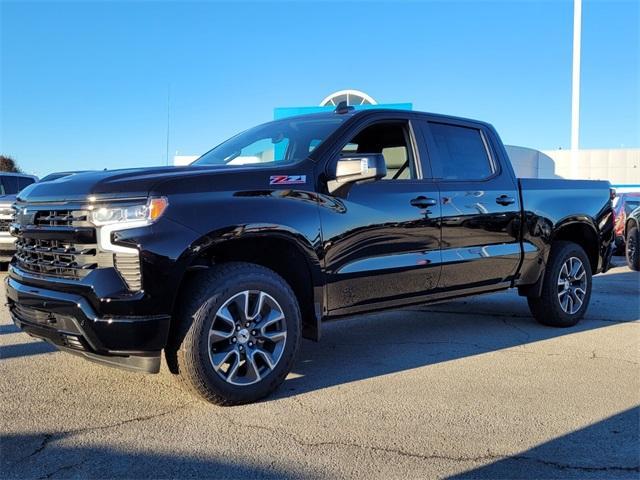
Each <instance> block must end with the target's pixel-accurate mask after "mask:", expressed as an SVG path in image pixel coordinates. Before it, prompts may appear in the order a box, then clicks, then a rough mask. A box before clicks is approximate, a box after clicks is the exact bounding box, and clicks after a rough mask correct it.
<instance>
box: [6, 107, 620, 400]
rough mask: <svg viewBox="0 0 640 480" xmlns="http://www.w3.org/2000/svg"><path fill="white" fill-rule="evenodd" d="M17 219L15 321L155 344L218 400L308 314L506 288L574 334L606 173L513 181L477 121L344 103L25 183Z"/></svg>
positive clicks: (242, 388)
mask: <svg viewBox="0 0 640 480" xmlns="http://www.w3.org/2000/svg"><path fill="white" fill-rule="evenodd" d="M15 211H16V216H15V221H14V223H13V225H12V227H11V229H12V232H13V234H14V235H15V236H16V237H17V240H16V247H17V253H16V255H15V257H14V258H13V261H12V263H11V265H10V268H9V273H8V277H7V280H6V291H7V296H8V308H9V309H10V312H11V315H12V318H13V320H14V321H15V323H16V325H18V326H19V327H20V328H21V329H23V330H24V331H26V332H28V333H29V334H31V335H33V336H36V337H40V338H43V339H46V340H48V341H49V342H51V343H53V344H55V345H57V346H58V347H59V348H60V349H62V350H65V351H68V352H72V353H76V354H80V355H83V356H85V357H86V358H88V359H90V360H95V361H99V362H102V363H104V364H108V365H112V366H120V367H124V368H128V369H131V370H136V371H144V372H149V373H154V372H158V371H159V368H160V360H161V352H162V351H163V350H164V352H165V356H166V360H167V364H168V366H169V369H170V370H171V372H173V373H175V374H177V375H179V376H180V377H181V378H182V379H183V380H184V381H185V383H186V384H187V385H188V386H189V387H191V388H192V389H193V390H194V391H195V392H197V393H198V394H200V395H201V396H203V397H204V398H206V399H207V400H209V401H211V402H214V403H218V404H224V405H230V404H239V403H246V402H250V401H254V400H256V399H258V398H261V397H263V396H265V395H267V394H269V393H270V392H272V391H273V390H274V389H276V388H277V386H278V385H279V384H280V383H281V382H282V381H283V380H284V378H285V376H286V375H287V374H288V372H289V371H290V369H291V368H292V366H293V363H294V357H295V355H296V352H297V350H298V347H299V345H300V342H301V338H302V337H305V338H310V339H314V340H319V338H320V333H321V324H322V321H323V320H326V319H331V318H336V317H341V316H347V315H353V314H356V313H361V312H371V311H374V310H380V309H389V308H397V307H402V306H406V305H413V304H422V303H429V302H437V301H443V300H446V299H452V298H457V297H462V296H466V295H473V294H480V293H488V292H495V291H498V290H503V289H507V288H512V287H515V288H517V289H518V292H519V293H520V295H523V296H526V297H527V300H528V302H529V305H530V307H531V311H532V313H533V316H534V317H535V318H536V319H537V320H538V321H540V322H542V323H544V324H546V325H551V326H556V327H566V326H571V325H574V324H575V323H576V322H578V320H579V319H580V318H581V317H582V316H583V315H584V313H585V310H586V309H587V305H588V303H589V298H590V295H591V276H592V274H595V273H599V272H604V271H605V270H607V268H608V266H609V261H610V258H611V252H612V248H613V218H612V209H611V194H610V187H609V184H608V182H600V181H567V180H533V179H518V178H516V177H515V175H514V173H513V170H512V168H511V165H510V163H509V160H508V158H507V154H506V152H505V149H504V147H503V145H502V143H501V141H500V138H499V137H498V135H497V133H496V131H495V130H494V129H493V127H491V125H488V124H487V123H483V122H478V121H473V120H467V119H462V118H455V117H450V116H442V115H434V114H427V113H419V112H408V111H394V110H383V109H372V110H362V111H353V110H352V108H350V107H347V106H345V105H340V106H339V107H338V108H337V109H336V110H335V111H334V112H326V113H320V114H312V115H305V116H300V117H293V118H288V119H284V120H278V121H274V122H270V123H266V124H264V125H261V126H258V127H255V128H252V129H249V130H247V131H245V132H243V133H240V134H239V135H237V136H235V137H233V138H231V139H230V140H228V141H226V142H224V143H222V144H221V145H219V146H217V147H215V148H214V149H213V150H211V151H209V152H208V153H205V154H204V155H202V156H201V157H200V158H199V159H198V160H196V161H195V162H194V163H193V164H192V165H190V166H186V167H160V168H146V169H128V170H115V171H98V172H88V173H80V174H78V175H73V176H69V177H63V178H60V179H58V180H53V181H51V182H46V183H41V184H40V183H39V184H34V185H32V186H30V187H28V188H26V189H25V190H23V191H22V192H21V194H20V196H19V198H18V201H17V203H16V204H15ZM353 335H354V336H357V335H358V333H357V332H355V331H354V332H353Z"/></svg>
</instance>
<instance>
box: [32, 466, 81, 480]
mask: <svg viewBox="0 0 640 480" xmlns="http://www.w3.org/2000/svg"><path fill="white" fill-rule="evenodd" d="M83 463H84V462H80V463H74V464H72V465H63V466H62V467H59V468H56V469H55V470H54V471H52V472H49V473H45V474H44V475H42V476H41V477H38V478H39V479H40V480H46V479H47V478H51V477H53V476H54V475H55V474H56V473H60V472H65V471H67V470H71V469H72V468H76V467H79V466H80V465H82V464H83Z"/></svg>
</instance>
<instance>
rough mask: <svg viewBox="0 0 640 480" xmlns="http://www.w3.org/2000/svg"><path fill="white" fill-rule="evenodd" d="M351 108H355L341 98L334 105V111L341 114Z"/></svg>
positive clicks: (349, 110)
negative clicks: (336, 104) (335, 105)
mask: <svg viewBox="0 0 640 480" xmlns="http://www.w3.org/2000/svg"><path fill="white" fill-rule="evenodd" d="M352 110H355V108H354V107H352V106H349V105H347V102H346V101H344V100H343V101H341V102H340V103H338V106H337V107H336V109H335V110H334V112H336V113H337V114H343V113H349V112H351V111H352Z"/></svg>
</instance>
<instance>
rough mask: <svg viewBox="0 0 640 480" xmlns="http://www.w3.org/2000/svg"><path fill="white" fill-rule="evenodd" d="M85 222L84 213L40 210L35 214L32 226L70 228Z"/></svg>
mask: <svg viewBox="0 0 640 480" xmlns="http://www.w3.org/2000/svg"><path fill="white" fill-rule="evenodd" d="M86 221H87V213H86V212H82V211H79V212H74V211H73V210H48V211H47V210H44V211H42V210H41V211H38V212H37V213H36V215H35V218H34V224H35V225H36V226H39V227H43V226H45V227H46V226H50V227H61V226H65V227H70V226H72V225H77V224H78V223H81V222H86Z"/></svg>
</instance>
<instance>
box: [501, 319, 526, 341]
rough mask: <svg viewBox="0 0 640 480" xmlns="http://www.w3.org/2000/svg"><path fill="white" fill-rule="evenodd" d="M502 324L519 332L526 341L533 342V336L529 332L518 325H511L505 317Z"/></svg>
mask: <svg viewBox="0 0 640 480" xmlns="http://www.w3.org/2000/svg"><path fill="white" fill-rule="evenodd" d="M502 323H504V324H505V325H507V326H508V327H511V328H513V329H514V330H517V331H518V332H520V333H522V334H523V335H524V336H525V341H527V342H528V341H530V340H531V334H530V333H529V332H527V331H526V330H525V329H524V328H521V327H519V326H518V325H515V324H513V323H511V322H510V321H509V319H508V317H503V318H502Z"/></svg>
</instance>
